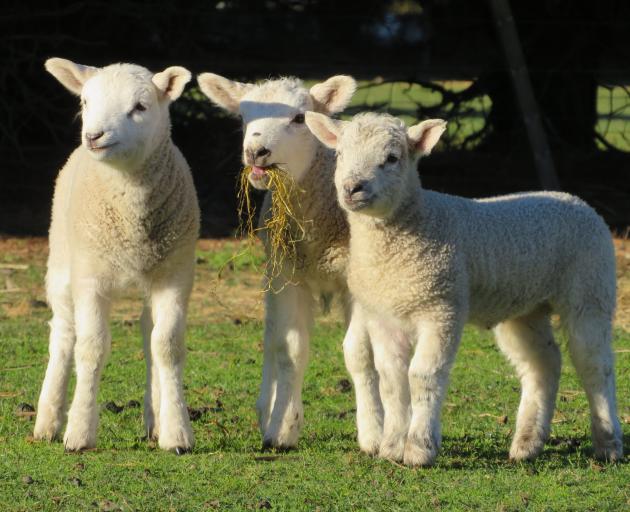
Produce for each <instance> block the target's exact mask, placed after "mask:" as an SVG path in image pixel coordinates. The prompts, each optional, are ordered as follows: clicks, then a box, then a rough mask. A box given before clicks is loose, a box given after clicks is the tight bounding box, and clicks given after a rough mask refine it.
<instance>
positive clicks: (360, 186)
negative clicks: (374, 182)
mask: <svg viewBox="0 0 630 512" xmlns="http://www.w3.org/2000/svg"><path fill="white" fill-rule="evenodd" d="M345 189H346V194H348V196H349V197H352V196H353V195H355V194H358V193H359V192H364V191H365V189H366V183H365V181H357V182H355V183H349V184H347V185H346V186H345Z"/></svg>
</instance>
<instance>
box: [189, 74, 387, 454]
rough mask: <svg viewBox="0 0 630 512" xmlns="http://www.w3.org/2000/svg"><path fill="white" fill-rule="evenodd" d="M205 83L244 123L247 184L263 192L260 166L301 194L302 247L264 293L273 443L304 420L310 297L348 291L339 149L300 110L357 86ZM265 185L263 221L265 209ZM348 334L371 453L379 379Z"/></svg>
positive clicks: (292, 435)
mask: <svg viewBox="0 0 630 512" xmlns="http://www.w3.org/2000/svg"><path fill="white" fill-rule="evenodd" d="M197 81H198V83H199V86H200V87H201V90H202V91H203V92H204V93H205V94H206V96H208V97H209V98H210V99H211V100H212V101H213V102H214V103H216V104H217V105H218V106H220V107H222V108H223V109H225V110H227V111H228V112H230V113H232V114H236V115H240V116H241V117H242V119H243V123H244V132H245V134H244V140H243V162H244V163H245V164H246V165H251V166H252V172H251V173H250V175H249V181H250V183H251V184H252V185H253V186H254V187H256V188H259V189H267V179H266V168H267V167H269V166H271V165H272V164H277V165H278V166H280V167H282V168H283V169H285V170H286V171H287V172H289V173H290V174H291V175H292V176H293V177H294V179H295V181H296V182H297V183H298V185H299V187H300V188H301V189H303V190H304V191H305V193H304V194H303V195H301V197H300V198H296V201H294V204H293V205H292V207H293V208H294V210H295V211H296V212H297V214H298V216H300V217H302V218H303V219H304V220H305V221H306V222H305V226H306V238H305V240H303V241H302V242H300V243H299V244H298V247H297V252H298V261H299V265H297V267H296V268H295V273H294V272H293V271H294V268H293V265H292V262H288V265H287V268H286V269H285V270H284V271H283V272H282V274H281V275H280V276H278V277H274V279H273V282H272V283H271V286H270V288H271V290H279V292H278V293H274V291H268V292H267V293H266V297H265V305H266V308H265V334H264V363H263V376H262V384H261V390H260V397H259V399H258V401H257V404H256V406H257V410H258V418H259V424H260V429H261V432H262V434H263V443H264V445H267V446H274V447H279V448H288V447H293V446H295V445H296V444H297V441H298V436H299V433H300V428H301V426H302V423H303V407H302V398H301V393H302V382H303V378H304V371H305V368H306V363H307V358H308V344H309V335H310V331H311V324H312V317H313V309H314V306H315V305H314V300H313V298H314V297H316V296H318V295H320V294H329V293H339V294H340V295H342V297H345V296H346V295H347V287H346V282H345V267H346V262H347V256H348V241H349V238H348V237H349V234H348V225H347V222H346V219H345V216H344V213H343V210H341V208H340V207H339V204H338V202H337V195H336V192H335V187H334V182H333V175H334V170H335V154H334V151H331V150H330V149H329V148H327V147H325V146H324V145H322V144H320V143H319V141H318V140H317V139H316V138H315V137H314V136H313V135H312V134H311V132H310V131H309V130H308V128H307V127H306V126H305V125H304V112H306V111H307V110H317V111H319V112H323V113H325V114H327V115H330V114H334V113H336V112H340V111H341V110H343V109H344V108H345V107H346V105H347V104H348V103H349V101H350V99H351V97H352V95H353V94H354V91H355V89H356V83H355V81H354V80H353V79H352V78H350V77H348V76H334V77H332V78H330V79H328V80H326V81H325V82H323V83H319V84H316V85H314V86H313V87H311V88H310V89H306V88H305V87H304V86H303V85H302V83H301V81H299V80H297V79H291V78H283V79H278V80H270V81H267V82H263V83H261V84H258V85H254V84H245V83H239V82H233V81H231V80H228V79H227V78H223V77H221V76H218V75H214V74H211V73H203V74H201V75H199V77H198V78H197ZM270 194H273V190H271V191H269V192H268V193H267V195H266V197H265V202H264V204H263V211H262V212H261V218H264V217H265V215H266V214H267V213H268V212H269V207H270V200H271V197H270ZM353 325H354V327H353V330H352V333H351V334H350V335H348V336H347V337H346V341H345V342H344V348H345V350H344V352H345V355H346V359H347V364H348V365H349V366H352V367H354V368H355V374H357V375H358V374H359V373H360V374H361V375H362V378H361V379H359V378H358V377H357V379H355V388H356V393H357V394H358V395H360V396H362V397H364V398H363V399H362V400H361V404H362V406H361V407H359V410H358V411H357V417H358V418H362V420H361V421H359V425H360V426H362V427H365V428H359V442H360V445H361V447H362V448H363V449H364V450H365V451H368V452H371V453H374V452H375V451H376V450H377V449H378V440H379V439H380V432H381V430H382V423H380V419H379V414H380V412H379V411H381V404H380V398H379V395H378V386H377V381H378V376H377V374H376V370H375V369H374V364H373V361H372V355H371V349H370V347H369V342H368V339H367V333H366V332H365V330H364V329H362V327H361V325H360V324H359V323H358V322H354V323H353Z"/></svg>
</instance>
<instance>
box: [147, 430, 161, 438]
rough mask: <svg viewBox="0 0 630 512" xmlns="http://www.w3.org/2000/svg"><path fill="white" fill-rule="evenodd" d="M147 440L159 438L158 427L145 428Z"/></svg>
mask: <svg viewBox="0 0 630 512" xmlns="http://www.w3.org/2000/svg"><path fill="white" fill-rule="evenodd" d="M146 438H147V440H148V441H157V440H158V439H159V438H160V431H159V429H158V428H155V427H153V428H147V436H146Z"/></svg>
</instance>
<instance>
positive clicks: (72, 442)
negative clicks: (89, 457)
mask: <svg viewBox="0 0 630 512" xmlns="http://www.w3.org/2000/svg"><path fill="white" fill-rule="evenodd" d="M63 447H64V450H65V451H66V452H68V453H71V452H82V451H85V450H91V449H92V448H96V436H92V435H90V434H89V433H87V432H74V431H70V430H66V435H65V436H64V438H63Z"/></svg>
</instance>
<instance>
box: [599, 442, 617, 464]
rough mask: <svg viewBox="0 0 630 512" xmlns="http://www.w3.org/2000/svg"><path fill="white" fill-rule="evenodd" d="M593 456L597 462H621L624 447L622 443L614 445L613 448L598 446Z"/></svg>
mask: <svg viewBox="0 0 630 512" xmlns="http://www.w3.org/2000/svg"><path fill="white" fill-rule="evenodd" d="M593 455H594V457H595V458H596V459H597V460H601V461H604V462H619V461H620V460H621V459H623V446H622V444H621V441H617V442H614V443H612V446H610V445H609V446H598V447H596V448H595V453H594V454H593Z"/></svg>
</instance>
